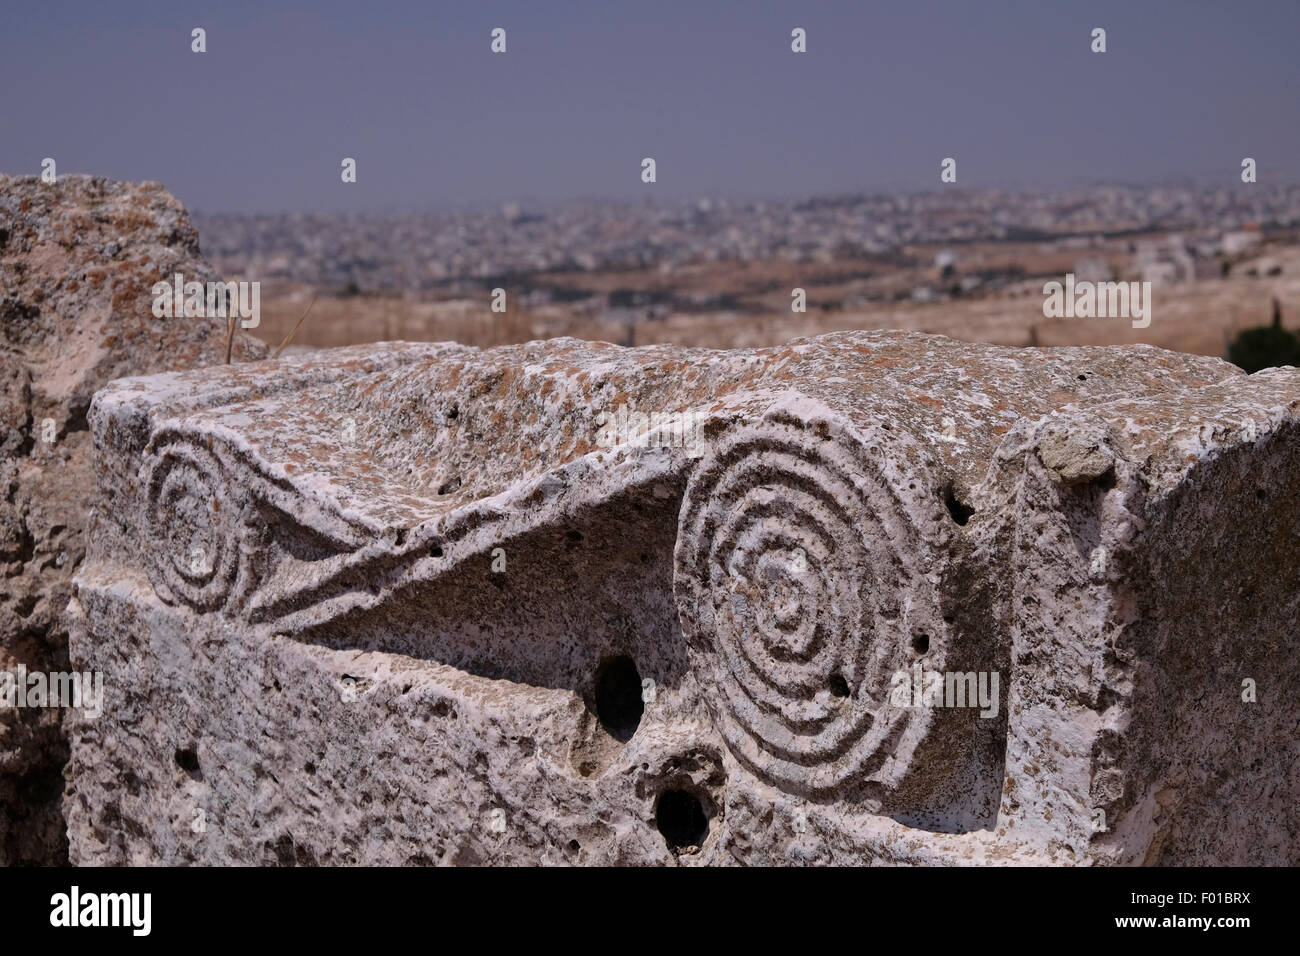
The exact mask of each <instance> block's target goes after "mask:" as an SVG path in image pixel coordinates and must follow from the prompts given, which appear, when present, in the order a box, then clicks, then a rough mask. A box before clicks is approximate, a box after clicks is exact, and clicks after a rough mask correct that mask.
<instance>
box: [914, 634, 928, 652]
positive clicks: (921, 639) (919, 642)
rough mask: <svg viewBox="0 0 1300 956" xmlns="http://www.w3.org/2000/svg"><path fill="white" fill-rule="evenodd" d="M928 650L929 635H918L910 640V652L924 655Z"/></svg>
mask: <svg viewBox="0 0 1300 956" xmlns="http://www.w3.org/2000/svg"><path fill="white" fill-rule="evenodd" d="M929 649H930V635H929V634H918V635H916V636H915V637H914V638H912V650H914V651H916V653H918V654H924V653H925V652H926V651H928V650H929Z"/></svg>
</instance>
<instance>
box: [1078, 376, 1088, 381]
mask: <svg viewBox="0 0 1300 956" xmlns="http://www.w3.org/2000/svg"><path fill="white" fill-rule="evenodd" d="M1079 381H1081V382H1086V381H1088V376H1086V375H1080V376H1079Z"/></svg>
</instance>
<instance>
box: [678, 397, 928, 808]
mask: <svg viewBox="0 0 1300 956" xmlns="http://www.w3.org/2000/svg"><path fill="white" fill-rule="evenodd" d="M873 452H874V453H875V454H874V455H873V454H872V453H873ZM882 454H883V450H882V449H881V448H879V447H874V448H871V449H867V448H864V447H862V446H861V445H860V444H859V443H858V441H857V440H856V439H852V438H850V437H848V436H847V435H846V434H845V433H844V432H843V430H842V429H840V428H837V427H832V425H831V424H830V423H828V422H827V421H825V420H823V419H819V420H817V421H816V422H815V423H813V424H812V425H810V424H809V423H807V422H805V421H803V420H801V419H800V418H799V417H796V416H793V415H789V414H784V413H782V414H777V415H769V416H767V418H766V419H765V420H763V421H761V422H759V423H758V424H756V425H746V426H742V427H738V428H733V429H732V430H730V431H728V432H726V433H724V434H723V435H722V436H721V437H720V438H719V439H718V440H716V441H715V442H714V443H713V444H712V447H711V451H710V454H709V455H708V456H707V457H706V458H705V459H704V460H703V461H702V462H701V464H700V466H699V468H698V469H697V470H696V471H695V473H694V474H693V475H692V477H691V480H690V483H689V485H688V487H687V492H686V499H685V501H684V502H683V504H682V511H681V517H680V525H679V535H678V542H677V551H676V567H677V574H676V580H677V585H676V587H677V597H678V607H679V611H680V614H681V620H682V627H683V632H684V634H685V637H686V640H687V645H688V652H689V654H690V656H691V660H692V666H693V668H694V669H695V671H696V673H697V674H699V675H700V678H701V681H702V682H703V685H704V692H705V693H704V696H705V699H706V702H707V704H708V706H709V708H710V710H711V712H712V714H713V717H714V721H715V724H716V725H717V727H718V729H719V731H720V732H721V733H722V735H723V736H724V737H725V739H726V740H727V743H728V745H729V746H730V748H731V750H732V752H733V753H734V754H735V755H736V757H737V758H738V759H739V760H741V761H742V762H743V763H744V764H746V765H747V766H748V767H749V768H750V769H751V770H753V771H754V772H755V773H757V774H758V775H759V776H761V777H763V778H764V779H766V780H768V781H770V782H772V783H774V784H776V785H777V786H780V787H781V788H783V789H786V790H791V791H796V792H811V793H816V792H825V791H828V790H834V789H836V788H839V787H842V786H844V785H845V784H848V783H850V782H853V781H864V780H874V781H876V782H878V783H880V784H883V785H885V786H886V787H888V786H890V785H892V784H894V783H896V782H897V781H898V779H899V778H900V777H901V776H902V774H903V773H904V772H905V771H906V769H907V762H908V759H909V757H910V755H911V752H912V751H913V750H914V749H915V746H916V744H917V743H918V742H919V740H920V738H921V736H922V735H923V734H924V732H925V729H926V727H927V726H928V716H927V715H926V714H924V713H918V712H916V711H910V710H906V709H901V708H897V707H891V706H890V705H889V690H890V681H891V678H892V676H893V674H894V673H895V672H896V671H897V670H902V669H906V668H908V667H910V666H911V664H912V662H913V659H914V651H913V637H914V635H913V633H912V629H913V627H914V626H916V624H917V622H919V621H922V620H927V619H929V618H930V616H931V615H930V613H929V612H930V611H932V610H933V607H934V602H935V597H934V593H933V588H932V587H931V586H930V583H929V582H928V580H926V577H925V575H924V573H922V572H923V570H924V569H922V568H920V567H918V566H917V565H918V564H919V562H920V561H921V560H922V558H921V556H920V555H919V554H918V551H919V550H920V549H919V548H918V547H917V541H916V537H917V535H916V529H915V526H914V524H913V522H912V520H911V518H910V517H909V515H908V512H907V510H906V509H905V507H904V506H903V504H902V502H901V501H900V499H899V497H898V495H897V494H896V493H895V490H894V488H893V487H892V486H891V480H890V479H889V478H888V477H886V474H885V469H884V468H882V463H881V456H882ZM934 637H935V640H933V641H931V640H930V635H926V640H927V642H929V643H928V651H927V659H926V660H927V666H930V667H941V666H942V659H943V654H944V647H943V639H942V637H941V636H940V635H934Z"/></svg>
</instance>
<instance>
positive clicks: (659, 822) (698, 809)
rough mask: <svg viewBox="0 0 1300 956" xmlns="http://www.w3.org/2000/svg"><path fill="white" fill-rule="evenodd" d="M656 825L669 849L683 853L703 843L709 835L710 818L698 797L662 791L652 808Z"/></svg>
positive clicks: (685, 792) (691, 794) (672, 791)
mask: <svg viewBox="0 0 1300 956" xmlns="http://www.w3.org/2000/svg"><path fill="white" fill-rule="evenodd" d="M655 826H656V827H658V828H659V832H660V833H661V834H663V838H664V840H665V841H666V842H667V843H668V849H670V850H685V849H687V848H689V847H698V846H702V845H703V844H704V838H705V837H707V836H708V835H709V818H708V817H707V816H705V814H704V805H703V804H702V803H700V798H699V797H697V796H696V795H695V794H693V793H689V792H687V791H685V790H665V791H664V792H663V793H662V794H660V795H659V805H658V807H656V808H655Z"/></svg>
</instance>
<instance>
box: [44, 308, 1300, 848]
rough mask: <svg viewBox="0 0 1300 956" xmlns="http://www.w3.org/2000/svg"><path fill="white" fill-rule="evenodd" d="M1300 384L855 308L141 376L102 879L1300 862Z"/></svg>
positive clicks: (86, 657)
mask: <svg viewBox="0 0 1300 956" xmlns="http://www.w3.org/2000/svg"><path fill="white" fill-rule="evenodd" d="M1298 419H1300V372H1298V371H1296V370H1295V369H1279V370H1271V371H1268V372H1263V373H1259V374H1256V375H1253V376H1246V375H1244V374H1242V373H1241V372H1240V371H1238V370H1236V369H1235V368H1234V367H1232V366H1230V365H1227V364H1226V363H1224V362H1221V361H1219V360H1216V359H1208V358H1199V357H1192V356H1186V355H1180V354H1175V353H1171V352H1165V351H1162V350H1159V349H1155V348H1150V347H1134V348H1071V349H1043V350H1038V349H1024V350H1018V349H1006V348H998V347H992V346H981V345H968V344H964V343H959V342H956V341H952V340H949V339H946V338H942V337H939V336H928V335H919V334H913V333H895V332H864V333H843V334H836V335H830V336H825V337H822V338H818V339H813V340H801V341H797V342H794V343H792V344H790V345H788V346H785V347H781V348H773V349H763V350H758V351H721V352H718V351H707V350H699V349H684V348H676V347H649V348H640V349H623V348H618V347H615V346H609V345H602V344H592V343H583V342H578V341H574V340H567V339H566V340H557V341H551V342H545V343H531V344H528V345H522V346H511V347H506V348H498V349H493V350H488V351H481V350H478V349H473V348H468V347H461V346H456V345H447V344H438V345H415V344H386V345H377V346H370V347H364V348H350V349H339V350H333V351H328V352H321V353H316V354H314V355H311V356H308V357H304V358H297V359H293V360H281V361H277V362H259V363H250V364H244V365H237V366H228V367H218V368H210V369H205V370H202V371H196V372H191V373H183V374H166V375H156V376H151V377H148V378H135V379H123V380H120V381H117V382H115V383H113V384H111V385H110V386H109V387H108V388H106V389H104V390H103V391H101V392H100V393H99V394H98V395H97V397H96V399H95V402H94V406H93V409H92V414H91V425H92V430H93V433H94V438H95V445H96V455H97V467H98V475H99V478H98V491H97V495H96V499H95V502H94V508H95V514H94V519H93V523H92V531H91V538H90V551H89V555H88V558H87V561H86V564H85V565H84V566H83V568H82V569H81V571H80V572H79V575H78V577H77V579H76V597H75V599H74V601H73V604H72V608H71V614H72V619H73V632H72V642H71V649H72V661H73V664H74V666H75V667H76V668H78V669H80V670H95V671H102V672H103V674H104V675H105V685H106V697H107V702H106V709H105V713H104V714H103V715H102V716H101V717H99V718H98V719H97V720H94V719H90V718H87V717H81V716H79V717H76V718H74V720H73V722H72V723H71V725H70V733H71V735H72V742H73V746H72V761H71V766H70V770H69V772H68V779H69V781H70V784H69V788H68V793H67V795H66V799H65V805H66V808H67V814H68V818H69V836H70V843H71V852H72V858H73V860H74V862H80V863H122V862H137V863H138V862H159V863H184V862H198V863H227V862H240V863H258V862H277V861H278V862H283V863H320V864H340V863H462V864H464V863H509V862H540V863H565V862H569V863H672V862H677V863H686V864H694V863H706V864H722V863H737V862H740V863H809V862H837V863H899V862H915V863H936V862H942V863H989V862H993V863H1012V862H1014V863H1039V862H1041V863H1054V864H1085V863H1143V862H1161V863H1248V862H1249V863H1281V862H1289V863H1295V862H1297V859H1298V858H1300V852H1298V851H1297V846H1296V843H1295V840H1294V834H1295V833H1296V832H1298V825H1300V815H1298V814H1300V811H1298V810H1297V807H1300V777H1297V775H1296V773H1295V771H1294V766H1295V765H1296V760H1295V758H1296V756H1297V753H1296V751H1297V749H1298V747H1300V745H1298V744H1297V736H1296V734H1295V732H1294V731H1295V726H1296V722H1297V716H1298V714H1300V709H1298V707H1297V703H1296V702H1297V699H1298V696H1297V695H1298V694H1300V653H1297V651H1300V631H1298V625H1297V621H1298V620H1300V613H1298V611H1300V570H1297V560H1296V559H1297V556H1300V421H1298Z"/></svg>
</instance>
